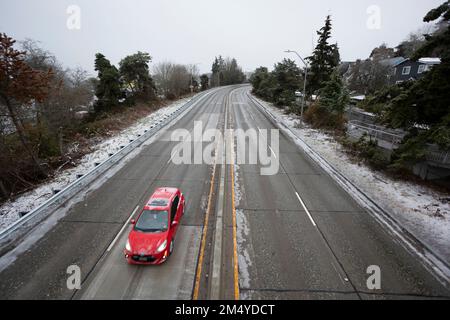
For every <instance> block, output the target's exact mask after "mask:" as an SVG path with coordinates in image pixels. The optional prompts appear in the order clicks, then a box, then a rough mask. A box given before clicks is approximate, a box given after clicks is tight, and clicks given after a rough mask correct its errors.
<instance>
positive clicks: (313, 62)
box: [307, 16, 340, 94]
mask: <svg viewBox="0 0 450 320" xmlns="http://www.w3.org/2000/svg"><path fill="white" fill-rule="evenodd" d="M331 29H332V24H331V17H330V16H327V18H326V20H325V26H324V27H322V28H321V29H320V30H319V31H317V34H318V35H319V40H318V43H317V46H316V48H315V49H314V52H313V55H312V56H310V57H308V58H307V59H308V60H309V61H310V76H309V79H308V87H307V88H308V93H310V94H313V93H315V92H316V91H317V90H319V89H320V88H321V87H322V86H323V84H324V83H325V82H327V81H328V80H330V77H331V74H332V73H333V71H334V69H335V68H336V67H337V66H338V65H339V61H340V55H339V48H338V46H337V44H331V45H330V44H329V43H328V40H329V39H330V37H331Z"/></svg>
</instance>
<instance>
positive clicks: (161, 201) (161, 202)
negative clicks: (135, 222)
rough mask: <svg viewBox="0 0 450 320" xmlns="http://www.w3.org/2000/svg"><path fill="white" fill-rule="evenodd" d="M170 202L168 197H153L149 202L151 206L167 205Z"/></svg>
mask: <svg viewBox="0 0 450 320" xmlns="http://www.w3.org/2000/svg"><path fill="white" fill-rule="evenodd" d="M168 203H169V202H168V201H167V200H166V199H152V201H151V202H150V203H149V206H154V207H165V206H167V204H168Z"/></svg>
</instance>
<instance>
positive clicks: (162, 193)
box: [145, 187, 178, 209]
mask: <svg viewBox="0 0 450 320" xmlns="http://www.w3.org/2000/svg"><path fill="white" fill-rule="evenodd" d="M177 192H178V189H177V188H167V187H163V188H158V189H156V190H155V192H153V194H152V196H151V197H150V199H149V200H148V201H147V204H146V206H145V208H146V209H150V208H151V209H153V208H160V209H161V208H167V207H168V206H169V205H170V200H171V199H172V197H173V196H174V195H175V194H176V193H177ZM154 200H167V203H166V204H165V205H163V204H161V205H156V206H155V205H154V204H153V203H152V202H154Z"/></svg>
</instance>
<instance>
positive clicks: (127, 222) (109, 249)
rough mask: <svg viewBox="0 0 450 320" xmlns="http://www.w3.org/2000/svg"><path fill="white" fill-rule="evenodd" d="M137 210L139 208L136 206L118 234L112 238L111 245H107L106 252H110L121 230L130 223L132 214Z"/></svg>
mask: <svg viewBox="0 0 450 320" xmlns="http://www.w3.org/2000/svg"><path fill="white" fill-rule="evenodd" d="M138 209H139V206H136V208H134V210H133V212H132V213H131V215H130V216H129V217H128V220H127V221H126V222H125V224H124V225H123V227H122V229H120V231H119V233H118V234H117V235H116V237H115V238H114V240H113V241H112V242H111V244H110V245H109V247H108V249H107V250H106V251H107V252H109V251H111V249H112V247H113V246H114V244H115V243H116V241H117V239H119V237H120V235H121V234H122V232H123V230H125V227H126V226H127V225H128V224H129V223H130V220H131V218H132V217H133V216H134V214H135V213H136V211H137V210H138Z"/></svg>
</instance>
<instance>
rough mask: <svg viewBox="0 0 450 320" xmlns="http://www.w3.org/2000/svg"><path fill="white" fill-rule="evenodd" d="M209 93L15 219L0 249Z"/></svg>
mask: <svg viewBox="0 0 450 320" xmlns="http://www.w3.org/2000/svg"><path fill="white" fill-rule="evenodd" d="M209 93H211V91H205V92H202V93H200V94H198V95H197V96H194V97H193V98H192V99H191V100H189V101H188V102H187V103H185V104H184V105H182V106H181V107H179V108H178V109H177V110H175V111H174V112H172V113H171V114H169V115H166V116H165V117H164V119H163V120H160V121H159V122H158V123H156V124H155V125H152V126H150V128H149V129H147V130H144V133H143V134H142V135H141V136H138V137H137V138H136V139H135V140H133V141H131V142H130V143H129V144H127V145H125V146H121V148H120V150H119V151H118V152H116V153H115V154H113V155H112V156H110V157H109V158H108V159H107V160H105V161H104V162H102V163H100V164H98V165H97V166H95V164H93V165H94V166H95V167H94V168H93V169H92V170H90V171H89V172H87V173H86V174H84V175H83V176H82V177H80V178H79V179H77V180H75V181H74V182H72V183H71V184H69V185H68V186H67V187H65V188H64V189H62V190H61V191H60V192H58V193H57V194H56V195H54V196H53V197H51V198H50V199H48V200H47V201H45V202H44V203H42V204H41V205H39V206H38V207H36V208H35V209H33V210H32V211H31V212H29V213H28V214H27V215H25V216H23V217H21V218H20V219H19V220H17V221H15V222H14V223H12V224H11V225H9V226H8V227H6V228H5V229H3V230H1V231H0V246H2V247H3V246H4V245H5V244H7V243H9V242H10V241H11V240H13V239H14V238H15V236H13V234H15V233H17V232H19V231H26V230H28V228H30V227H34V226H35V225H36V224H37V223H39V222H41V221H42V220H44V219H45V218H46V217H47V216H48V215H50V213H52V212H54V210H56V209H57V208H58V207H60V206H61V205H62V204H63V203H65V202H67V201H68V200H69V199H71V198H72V197H74V196H75V195H76V194H77V193H78V192H80V191H81V189H82V188H84V187H86V186H87V185H89V184H90V183H92V182H93V181H94V180H95V179H96V178H98V177H99V176H100V175H102V174H103V173H105V172H106V171H108V170H109V169H110V168H111V167H112V166H113V165H115V164H116V163H118V162H119V161H120V160H122V159H123V158H124V157H125V156H127V155H128V154H130V153H131V152H132V151H133V150H135V149H136V148H137V147H139V146H141V145H142V144H143V143H144V142H145V141H146V140H148V139H149V138H151V137H152V136H153V135H154V134H155V133H157V132H158V131H159V130H160V129H161V128H162V127H164V126H166V125H167V124H168V123H170V122H172V120H174V119H175V118H176V117H177V116H178V115H180V114H181V113H183V112H184V111H185V110H186V109H188V108H189V107H191V106H192V105H193V104H195V103H197V102H199V101H200V100H202V99H203V98H204V97H206V96H208V95H209Z"/></svg>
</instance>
